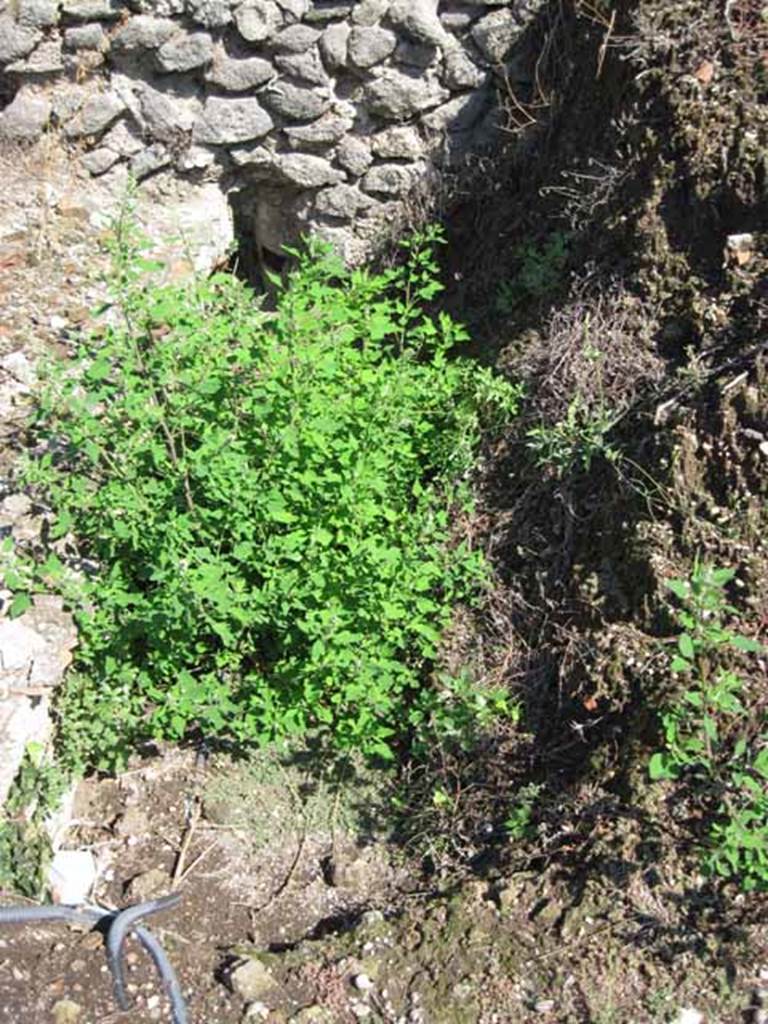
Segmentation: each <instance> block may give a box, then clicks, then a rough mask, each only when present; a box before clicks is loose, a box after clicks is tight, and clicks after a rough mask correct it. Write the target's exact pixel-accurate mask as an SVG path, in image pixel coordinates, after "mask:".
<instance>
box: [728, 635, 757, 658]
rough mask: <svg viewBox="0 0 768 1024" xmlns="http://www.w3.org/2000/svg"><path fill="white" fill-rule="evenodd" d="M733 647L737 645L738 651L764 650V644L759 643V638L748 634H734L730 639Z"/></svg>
mask: <svg viewBox="0 0 768 1024" xmlns="http://www.w3.org/2000/svg"><path fill="white" fill-rule="evenodd" d="M730 644H731V647H735V648H736V650H738V651H747V652H749V653H750V654H761V653H762V651H763V645H762V644H760V643H758V642H757V640H753V639H752V638H751V637H747V636H732V637H731V639H730Z"/></svg>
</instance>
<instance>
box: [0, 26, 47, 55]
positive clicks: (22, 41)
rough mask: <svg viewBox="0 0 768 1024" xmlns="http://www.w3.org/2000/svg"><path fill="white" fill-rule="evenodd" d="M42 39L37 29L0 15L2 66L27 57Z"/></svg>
mask: <svg viewBox="0 0 768 1024" xmlns="http://www.w3.org/2000/svg"><path fill="white" fill-rule="evenodd" d="M41 39H42V36H41V34H40V32H39V31H38V30H37V29H36V28H32V27H31V26H29V25H19V24H18V22H16V21H15V20H14V19H13V18H11V17H10V16H9V15H7V14H3V15H0V64H8V63H10V61H12V60H18V59H19V58H20V57H26V56H27V54H29V53H31V52H32V50H34V48H35V46H37V44H38V43H39V42H40V40H41Z"/></svg>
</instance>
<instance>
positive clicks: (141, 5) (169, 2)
mask: <svg viewBox="0 0 768 1024" xmlns="http://www.w3.org/2000/svg"><path fill="white" fill-rule="evenodd" d="M188 3H191V4H194V3H195V0H129V4H128V6H130V9H131V11H134V12H135V13H136V14H152V15H154V16H155V17H156V18H172V17H174V16H175V15H177V14H184V13H185V12H186V11H187V5H188ZM123 6H124V7H125V6H126V5H125V3H123Z"/></svg>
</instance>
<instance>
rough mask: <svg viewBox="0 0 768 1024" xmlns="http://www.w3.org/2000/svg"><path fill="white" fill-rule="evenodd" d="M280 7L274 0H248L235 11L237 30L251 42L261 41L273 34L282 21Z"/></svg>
mask: <svg viewBox="0 0 768 1024" xmlns="http://www.w3.org/2000/svg"><path fill="white" fill-rule="evenodd" d="M282 20H283V19H282V14H281V12H280V8H279V7H278V6H277V4H276V3H274V0H246V2H245V3H243V4H240V6H239V7H238V8H237V10H236V11H235V22H236V23H237V30H238V32H239V33H240V35H241V36H242V37H243V39H247V40H248V42H249V43H261V42H263V41H264V40H265V39H268V38H269V37H270V36H271V35H273V34H274V33H275V32H276V30H277V29H278V27H279V26H280V24H281V23H282Z"/></svg>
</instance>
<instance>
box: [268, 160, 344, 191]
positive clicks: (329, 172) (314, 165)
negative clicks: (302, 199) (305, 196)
mask: <svg viewBox="0 0 768 1024" xmlns="http://www.w3.org/2000/svg"><path fill="white" fill-rule="evenodd" d="M277 166H278V168H279V169H280V173H281V174H282V175H283V176H284V177H285V178H287V179H288V181H290V182H292V183H293V184H294V185H299V186H300V187H301V188H320V187H321V186H322V185H335V184H336V182H338V181H341V180H342V178H343V177H344V176H343V174H342V173H341V172H340V171H337V170H336V168H335V167H333V166H332V165H331V164H330V163H329V162H328V160H324V159H323V158H322V157H321V156H311V155H310V154H309V153H286V154H284V155H283V156H281V157H280V158H279V161H278V165H277Z"/></svg>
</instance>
